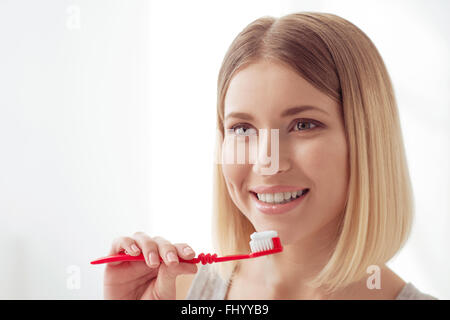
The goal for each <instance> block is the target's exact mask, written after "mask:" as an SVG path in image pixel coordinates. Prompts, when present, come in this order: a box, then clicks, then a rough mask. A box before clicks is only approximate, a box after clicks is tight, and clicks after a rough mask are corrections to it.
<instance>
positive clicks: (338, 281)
mask: <svg viewBox="0 0 450 320" xmlns="http://www.w3.org/2000/svg"><path fill="white" fill-rule="evenodd" d="M260 59H271V60H275V61H280V62H282V63H284V64H287V66H290V67H291V68H292V69H293V70H294V71H296V72H297V73H298V74H299V75H300V76H301V77H303V78H304V79H305V80H307V81H308V82H309V83H311V84H312V85H313V86H315V87H316V88H317V89H319V90H320V91H321V92H323V93H325V94H326V95H328V96H329V97H331V98H333V99H334V100H335V101H337V102H339V104H340V106H341V114H342V117H343V121H344V126H345V134H346V140H347V145H348V150H349V151H348V163H349V181H348V193H347V194H348V197H347V199H346V204H345V207H344V209H343V212H342V213H341V214H342V220H341V222H340V225H339V232H338V236H337V239H336V244H335V246H334V250H333V252H332V254H331V255H330V259H329V260H328V262H327V263H326V264H325V266H324V267H323V269H321V271H320V272H319V273H318V274H317V275H316V277H315V278H314V280H313V281H311V282H310V284H311V285H312V286H314V287H322V288H324V289H325V290H327V291H328V292H333V291H335V290H336V289H338V288H342V287H345V286H347V285H349V284H351V283H352V282H354V281H357V280H361V279H362V278H363V277H368V271H367V270H368V267H369V266H370V265H379V266H381V265H383V264H384V263H386V262H387V261H388V260H390V259H391V258H392V257H393V256H394V255H395V254H396V253H397V252H398V251H399V250H400V249H401V248H402V247H403V245H404V244H405V242H406V240H407V238H408V237H409V234H410V229H411V226H412V223H413V221H412V219H413V210H414V203H413V195H412V188H411V181H410V177H409V172H408V166H407V161H406V155H405V150H404V145H403V138H402V132H401V127H400V121H399V115H398V110H397V103H396V99H395V96H394V91H393V87H392V84H391V80H390V77H389V74H388V72H387V69H386V66H385V64H384V62H383V60H382V58H381V56H380V54H379V52H378V50H377V49H376V47H375V45H374V44H373V43H372V41H371V40H370V39H369V38H368V37H367V35H366V34H365V33H363V32H362V31H361V30H360V29H359V28H358V27H356V26H355V25H353V24H352V23H351V22H349V21H347V20H345V19H343V18H341V17H339V16H337V15H334V14H328V13H318V12H299V13H292V14H288V15H285V16H283V17H280V18H274V17H271V16H264V17H261V18H259V19H257V20H255V21H253V22H252V23H250V24H249V25H247V26H246V27H245V28H244V30H242V31H241V32H240V33H239V34H238V35H237V37H236V38H235V39H234V40H233V42H232V43H231V45H230V47H229V49H228V51H227V52H226V54H225V57H224V59H223V62H222V66H221V68H220V71H219V76H218V83H217V86H218V88H217V133H218V134H217V140H216V150H215V151H216V159H218V158H220V159H221V149H222V143H223V138H224V123H223V121H224V101H225V95H226V93H227V88H228V86H229V84H230V81H231V79H232V77H233V75H235V74H236V73H237V72H238V71H239V70H240V69H242V68H244V67H245V66H248V65H250V64H252V63H254V62H256V61H258V60H260ZM221 165H222V164H221V162H216V163H215V165H214V174H213V176H214V185H213V188H214V189H213V218H212V226H213V229H212V230H213V243H214V249H215V250H216V252H218V253H219V254H220V255H229V254H235V253H248V252H249V251H250V250H249V244H248V243H249V240H250V234H251V233H252V232H254V231H255V229H254V227H253V225H252V224H251V223H250V221H249V220H248V219H247V218H246V217H245V216H244V215H243V214H242V212H240V210H239V209H238V208H237V207H236V205H235V204H234V203H233V201H232V199H231V197H230V195H229V193H228V191H227V187H226V183H225V180H224V177H223V172H222V168H221ZM212 266H213V268H214V270H216V271H217V272H218V273H219V275H220V276H221V277H222V278H223V279H224V280H231V279H232V276H233V275H234V274H235V273H233V270H235V267H238V266H239V264H238V262H227V263H219V264H213V265H212Z"/></svg>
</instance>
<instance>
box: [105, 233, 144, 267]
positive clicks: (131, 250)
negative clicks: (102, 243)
mask: <svg viewBox="0 0 450 320" xmlns="http://www.w3.org/2000/svg"><path fill="white" fill-rule="evenodd" d="M121 251H125V253H126V254H129V255H132V256H137V255H139V253H140V250H139V248H138V246H137V245H136V242H135V241H134V239H132V238H130V237H118V238H116V239H114V241H113V243H112V245H111V250H110V251H109V255H115V254H118V253H119V252H121ZM110 263H111V264H112V265H117V264H119V263H121V261H118V262H110Z"/></svg>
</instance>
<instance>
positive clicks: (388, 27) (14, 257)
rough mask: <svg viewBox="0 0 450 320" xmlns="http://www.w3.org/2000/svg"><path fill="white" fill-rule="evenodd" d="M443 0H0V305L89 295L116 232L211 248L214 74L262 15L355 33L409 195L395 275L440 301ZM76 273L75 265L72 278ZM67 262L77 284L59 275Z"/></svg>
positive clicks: (447, 294) (446, 223)
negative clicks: (342, 22)
mask: <svg viewBox="0 0 450 320" xmlns="http://www.w3.org/2000/svg"><path fill="white" fill-rule="evenodd" d="M449 9H450V8H449V4H448V2H447V1H396V2H395V4H393V1H364V2H363V4H360V2H359V1H276V2H275V1H245V2H242V1H227V2H224V1H221V2H219V1H217V2H216V1H214V2H212V1H139V0H135V1H117V0H116V1H113V0H103V1H89V0H65V1H59V0H53V1H50V0H45V1H39V3H38V2H37V1H32V0H30V1H23V0H22V1H17V0H15V1H5V0H3V1H0V39H1V42H0V70H1V72H0V88H1V90H2V93H1V94H0V241H1V243H3V244H4V248H3V254H4V255H5V257H8V258H7V259H3V260H2V261H3V263H2V264H0V298H3V299H13V298H19V299H80V298H82V299H101V298H102V283H101V281H102V272H103V266H91V265H89V261H90V260H91V259H93V258H96V257H98V256H101V255H103V254H107V251H108V250H109V246H110V244H111V241H112V239H113V238H114V237H116V236H119V235H131V234H132V233H133V232H135V231H146V232H148V233H150V234H152V235H161V236H164V237H166V238H167V239H169V240H171V241H173V242H188V243H189V244H191V245H192V246H193V247H194V249H196V251H197V252H198V253H199V252H201V251H205V252H209V251H210V250H211V234H210V230H209V227H210V213H211V205H212V203H211V190H212V175H211V174H212V168H213V167H212V162H213V150H214V145H213V143H214V134H215V107H216V82H217V74H218V71H219V68H220V63H221V62H222V59H223V56H224V54H225V51H226V50H227V48H228V46H229V45H230V43H231V41H232V40H233V39H234V37H235V36H236V35H237V33H238V32H239V31H240V30H242V28H243V27H245V26H246V25H247V24H248V23H250V22H251V21H253V20H254V19H256V18H258V17H260V16H262V15H272V16H280V15H284V14H287V13H291V12H295V11H324V12H331V13H336V14H338V15H341V16H342V17H344V18H346V19H348V20H350V21H352V22H353V23H355V24H356V25H357V26H358V27H360V28H361V29H362V30H363V31H364V32H366V33H367V34H368V36H369V37H370V38H371V39H372V40H373V41H374V43H375V45H376V46H377V47H378V49H379V50H380V52H381V54H382V56H383V58H384V60H385V62H386V64H387V66H388V69H389V72H390V74H391V77H392V80H393V82H394V87H395V91H396V94H397V98H398V102H399V109H400V115H401V121H402V127H403V130H404V137H405V143H406V148H407V154H408V161H409V164H410V170H411V176H412V178H413V184H414V185H413V186H414V191H415V193H416V208H417V212H416V221H415V225H414V232H413V235H412V237H411V239H410V241H409V242H408V244H407V246H406V247H405V248H404V250H402V251H401V252H400V253H399V254H398V256H396V257H395V259H394V260H393V261H392V262H391V263H390V265H391V267H392V268H393V269H394V271H396V272H397V273H398V274H399V275H400V276H401V277H403V278H404V279H405V280H407V281H411V282H413V283H414V284H415V285H416V286H417V287H418V288H419V289H421V290H423V291H425V292H427V293H430V294H433V295H436V296H438V297H440V298H447V299H448V298H450V281H449V277H450V276H449V275H448V270H449V265H450V261H449V260H450V255H449V254H448V253H447V251H448V250H447V249H446V244H447V243H448V242H449V237H448V235H447V232H446V230H447V229H448V228H449V227H450V218H449V213H450V210H449V207H450V206H449V197H448V196H449V190H450V187H449V180H450V179H449V178H450V173H449V163H450V161H449V145H450V144H449V140H450V139H449V138H450V137H449V135H450V133H449V128H448V125H447V123H449V120H450V115H449V106H450V103H449V102H450V98H449V93H448V88H449V82H450V78H449V65H448V64H449V63H448V57H449V51H450V50H449V47H450V40H449V39H450V37H449V33H450V28H449V23H448V22H445V21H446V20H448V19H446V18H447V16H448V14H446V12H450V10H449ZM74 270H75V271H74ZM77 271H79V279H80V284H81V286H80V288H79V289H77V288H74V289H71V288H70V286H69V287H68V286H67V281H68V280H70V279H73V278H71V277H74V276H76V275H77Z"/></svg>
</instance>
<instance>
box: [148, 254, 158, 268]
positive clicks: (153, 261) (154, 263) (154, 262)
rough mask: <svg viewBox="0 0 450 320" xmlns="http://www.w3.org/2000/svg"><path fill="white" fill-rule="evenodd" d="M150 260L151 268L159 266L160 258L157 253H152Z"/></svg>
mask: <svg viewBox="0 0 450 320" xmlns="http://www.w3.org/2000/svg"><path fill="white" fill-rule="evenodd" d="M149 259H150V265H151V266H157V265H158V263H159V257H158V255H157V254H156V253H154V252H150V255H149Z"/></svg>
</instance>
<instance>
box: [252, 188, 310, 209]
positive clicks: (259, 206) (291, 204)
mask: <svg viewBox="0 0 450 320" xmlns="http://www.w3.org/2000/svg"><path fill="white" fill-rule="evenodd" d="M250 194H251V198H252V200H253V201H254V202H255V206H256V208H257V209H258V210H259V211H261V212H262V213H264V214H282V213H286V212H288V211H291V210H292V209H294V208H295V207H297V206H298V205H299V204H300V203H302V202H303V199H304V198H305V197H306V196H308V194H309V189H308V191H307V192H306V193H305V194H303V195H302V196H300V197H298V198H296V199H295V200H292V201H290V202H288V203H284V204H276V203H267V202H263V201H261V200H259V199H258V197H257V196H256V193H254V192H250Z"/></svg>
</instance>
